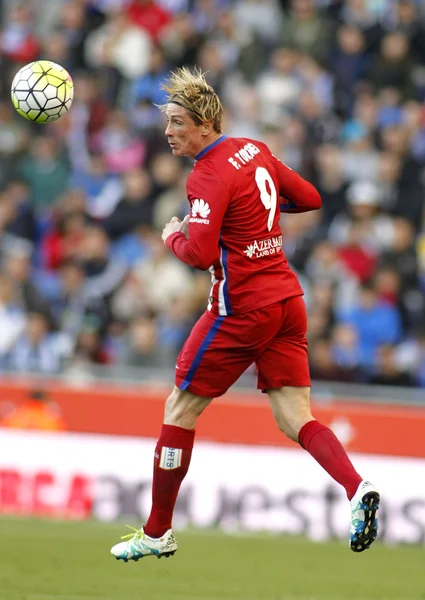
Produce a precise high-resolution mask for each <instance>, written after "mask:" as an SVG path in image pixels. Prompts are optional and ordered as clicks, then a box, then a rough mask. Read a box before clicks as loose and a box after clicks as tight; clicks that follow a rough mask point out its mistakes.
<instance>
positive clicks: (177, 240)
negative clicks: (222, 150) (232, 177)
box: [165, 169, 230, 271]
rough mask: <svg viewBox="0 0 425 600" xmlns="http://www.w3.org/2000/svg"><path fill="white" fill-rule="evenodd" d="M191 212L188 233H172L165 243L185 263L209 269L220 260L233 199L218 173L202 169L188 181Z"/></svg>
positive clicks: (204, 269)
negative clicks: (223, 229)
mask: <svg viewBox="0 0 425 600" xmlns="http://www.w3.org/2000/svg"><path fill="white" fill-rule="evenodd" d="M187 193H188V199H189V202H190V206H191V214H190V219H189V223H188V236H187V237H186V236H185V234H184V233H183V232H181V231H179V232H176V233H171V235H168V236H167V237H166V239H165V243H166V245H167V246H168V248H169V249H170V250H171V252H172V253H173V254H174V255H175V256H176V257H177V258H178V259H179V260H181V261H182V262H184V263H186V264H187V265H190V266H191V267H195V268H197V269H201V270H203V271H206V270H207V269H209V268H210V266H211V265H212V264H213V263H214V261H215V260H217V257H218V254H219V239H220V230H221V226H222V223H223V218H224V215H225V213H226V210H227V206H228V204H229V201H230V197H229V192H228V190H227V188H226V187H225V186H224V184H223V183H222V182H221V181H220V180H219V179H218V176H217V173H215V172H214V171H212V170H211V171H209V170H208V171H207V170H206V169H203V170H202V171H201V170H199V171H197V172H192V173H191V175H190V176H189V179H188V182H187Z"/></svg>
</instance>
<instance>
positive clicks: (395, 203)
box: [0, 0, 425, 387]
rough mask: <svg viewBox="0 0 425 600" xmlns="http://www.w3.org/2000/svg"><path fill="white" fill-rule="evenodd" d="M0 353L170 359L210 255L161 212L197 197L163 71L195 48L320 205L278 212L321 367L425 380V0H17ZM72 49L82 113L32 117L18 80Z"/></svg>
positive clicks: (65, 366) (0, 234) (6, 73)
mask: <svg viewBox="0 0 425 600" xmlns="http://www.w3.org/2000/svg"><path fill="white" fill-rule="evenodd" d="M1 8H2V13H1V14H2V23H1V35H0V52H1V56H0V60H1V70H0V190H1V191H0V261H1V263H0V266H1V268H0V371H3V372H4V371H6V370H12V371H19V372H37V373H44V374H50V373H65V374H68V375H73V374H79V373H91V371H92V370H93V369H95V368H97V367H98V366H104V367H105V368H107V370H108V373H109V374H113V373H117V374H118V373H122V372H124V371H125V370H126V369H130V368H134V371H133V373H136V374H137V373H138V372H140V373H141V372H142V369H140V368H141V367H145V368H148V369H154V368H158V369H164V368H173V367H174V364H175V359H176V356H177V354H178V351H179V349H180V348H181V345H182V343H183V341H184V340H185V338H186V336H187V335H188V332H189V331H190V329H191V327H192V325H193V324H194V322H195V321H196V319H197V317H198V316H199V315H200V314H201V313H202V312H203V310H204V307H205V304H206V299H207V297H208V293H209V288H210V281H209V277H208V276H207V275H208V274H206V273H202V272H195V271H194V270H192V269H190V268H188V267H186V266H185V265H183V264H181V263H179V261H177V260H176V259H175V258H174V257H173V256H172V255H171V254H170V253H169V251H168V250H167V249H166V248H165V247H164V245H163V243H162V241H161V238H160V233H161V231H162V228H163V226H164V224H165V222H167V221H168V220H169V219H170V217H171V216H173V215H177V216H180V217H181V218H183V217H184V215H185V214H186V213H187V211H188V205H187V200H186V192H185V181H186V178H187V175H188V173H189V172H190V169H191V163H190V161H187V160H180V159H176V158H174V157H173V156H172V155H171V153H170V151H169V149H168V146H167V143H166V139H165V136H164V133H163V132H164V118H163V115H162V113H161V112H160V111H159V110H158V109H157V108H156V105H157V104H160V103H161V102H163V101H164V92H163V90H162V89H161V83H162V82H163V81H164V80H165V78H166V77H167V74H168V73H169V71H170V69H172V68H174V67H176V66H181V65H195V64H196V65H198V66H199V67H201V68H202V69H203V70H205V71H207V72H208V76H207V78H208V80H209V82H210V83H211V84H212V85H213V86H214V87H215V89H216V90H217V92H218V93H219V94H220V96H221V98H222V100H223V103H224V105H225V132H226V134H227V135H232V136H244V137H252V138H254V139H261V140H263V141H264V142H266V143H267V144H268V145H269V147H270V148H271V149H272V151H273V153H274V154H275V155H276V156H278V157H279V158H280V159H281V160H282V161H283V162H284V163H285V164H287V165H288V166H290V167H291V168H293V169H295V170H296V171H298V172H299V173H300V174H301V175H302V176H304V177H305V178H307V179H309V180H310V181H312V182H313V183H314V184H315V185H316V187H317V188H318V189H319V191H320V193H321V195H322V198H323V208H322V210H321V211H317V212H312V213H307V214H302V215H284V216H283V217H282V221H281V225H282V230H283V247H284V251H285V253H286V256H287V257H288V260H289V262H290V264H291V265H292V266H293V268H294V269H295V270H296V272H297V273H298V275H299V277H300V279H301V283H302V285H303V287H304V290H305V300H306V303H307V307H308V313H309V334H308V337H309V347H310V357H311V372H312V376H313V378H315V379H318V380H330V381H331V380H337V381H347V382H348V381H352V382H361V383H376V384H389V385H404V386H413V385H414V386H424V387H425V302H424V297H425V294H424V292H425V221H424V191H425V187H424V186H425V170H424V159H425V6H424V3H423V2H422V0H345V1H342V0H337V1H333V0H288V1H284V0H282V1H280V2H278V1H277V0H236V1H230V0H156V1H153V0H133V1H131V0H49V1H48V2H45V1H44V0H27V1H25V2H19V1H18V0H9V1H8V0H3V2H2V7H1ZM37 58H45V59H49V60H53V61H55V62H57V63H59V64H61V65H63V66H64V67H65V68H67V69H68V70H69V71H70V73H71V75H72V77H73V80H74V84H75V99H74V104H73V107H72V109H71V111H70V112H69V114H68V115H67V116H66V117H64V118H62V119H60V120H59V121H58V122H56V123H54V124H50V125H47V126H46V125H35V124H32V123H29V122H26V121H25V120H24V119H23V118H21V117H20V116H18V115H17V114H15V112H14V109H13V107H12V104H11V102H10V98H9V93H10V92H9V90H10V82H11V80H12V78H13V76H14V74H15V73H16V71H17V70H18V68H20V67H21V66H23V65H24V64H26V63H28V62H30V61H32V60H35V59H37Z"/></svg>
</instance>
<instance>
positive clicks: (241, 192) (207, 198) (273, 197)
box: [166, 136, 321, 315]
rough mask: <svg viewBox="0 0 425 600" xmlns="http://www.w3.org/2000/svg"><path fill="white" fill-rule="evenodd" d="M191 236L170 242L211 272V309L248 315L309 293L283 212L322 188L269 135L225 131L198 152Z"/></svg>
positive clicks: (313, 205) (314, 200) (308, 206)
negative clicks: (285, 238)
mask: <svg viewBox="0 0 425 600" xmlns="http://www.w3.org/2000/svg"><path fill="white" fill-rule="evenodd" d="M186 188H187V195H188V199H189V203H190V215H191V217H190V220H189V228H188V232H189V235H188V238H186V237H185V235H184V234H183V233H181V232H177V233H173V234H172V235H170V236H169V237H168V238H167V241H166V244H167V246H168V247H169V248H170V250H171V251H172V252H173V254H175V256H176V257H177V258H178V259H180V260H181V261H182V262H184V263H186V264H188V265H190V266H192V267H196V268H198V269H202V270H207V269H209V270H210V272H211V281H212V289H211V294H210V298H209V302H208V310H210V311H212V312H213V313H214V314H217V315H230V314H241V313H245V312H248V311H251V310H254V309H258V308H261V307H263V306H267V305H269V304H274V303H275V302H279V301H280V300H284V299H286V298H290V297H292V296H299V295H301V294H302V293H303V291H302V288H301V286H300V284H299V282H298V278H297V276H296V275H295V273H294V272H293V271H292V270H291V268H290V267H289V265H288V261H287V260H286V258H285V256H284V253H283V250H282V232H281V229H280V226H279V217H280V212H281V211H283V212H305V211H308V210H315V209H318V208H320V206H321V198H320V195H319V193H318V192H317V190H316V189H315V188H314V187H313V186H312V185H311V184H310V183H308V182H307V181H305V180H304V179H303V178H302V177H300V176H299V175H297V173H295V172H294V171H292V170H291V169H290V168H289V167H286V166H285V165H284V164H283V163H281V162H280V161H279V160H278V159H277V158H276V157H275V156H273V154H272V153H271V152H270V150H269V149H268V147H267V146H266V145H265V144H263V143H262V142H258V141H254V140H249V139H246V138H227V137H226V136H222V137H221V138H219V139H218V140H216V141H215V142H214V143H212V144H211V145H210V146H208V147H207V148H205V149H204V150H203V151H202V152H200V154H198V156H197V157H196V162H195V166H194V168H193V171H192V172H191V173H190V175H189V177H188V179H187V183H186Z"/></svg>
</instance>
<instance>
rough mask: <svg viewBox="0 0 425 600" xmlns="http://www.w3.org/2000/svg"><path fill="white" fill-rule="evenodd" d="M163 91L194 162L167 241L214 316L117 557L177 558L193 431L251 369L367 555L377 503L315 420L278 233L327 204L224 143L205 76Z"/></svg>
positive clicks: (264, 155)
mask: <svg viewBox="0 0 425 600" xmlns="http://www.w3.org/2000/svg"><path fill="white" fill-rule="evenodd" d="M165 90H166V91H167V93H168V102H167V104H166V105H165V106H164V107H163V110H164V112H165V114H166V117H167V121H168V125H167V128H166V131H165V134H166V136H167V138H168V142H169V144H170V147H171V150H172V152H173V154H174V156H186V157H190V158H192V159H194V161H195V163H194V168H193V171H192V172H191V173H190V175H189V177H188V179H187V195H188V200H189V203H190V214H189V215H188V216H187V217H185V219H184V220H183V221H180V220H179V219H178V218H177V217H173V218H172V219H171V221H170V222H169V223H167V225H166V226H165V228H164V230H163V233H162V239H163V240H164V242H165V244H166V245H167V247H168V248H169V249H170V251H171V252H172V253H173V254H174V255H175V256H176V257H177V258H178V259H179V260H181V261H182V262H184V263H186V264H187V265H190V266H192V267H195V268H198V269H201V270H207V269H209V271H210V273H211V281H212V288H211V293H210V297H209V299H208V306H207V310H206V311H205V313H204V314H203V315H202V316H201V318H200V319H199V321H198V322H197V323H196V324H195V326H194V327H193V329H192V332H191V333H190V335H189V338H188V339H187V341H186V342H185V344H184V346H183V349H182V351H181V353H180V355H179V357H178V360H177V365H176V376H175V387H174V389H173V391H172V392H171V395H170V396H169V398H168V399H167V401H166V403H165V414H164V424H163V426H162V431H161V434H160V437H159V440H158V442H157V445H156V449H155V456H154V473H153V484H152V509H151V513H150V516H149V518H148V520H147V522H146V524H145V525H144V526H143V527H142V528H141V529H139V530H137V529H136V530H135V532H134V533H133V534H129V535H128V536H124V538H123V539H125V538H127V541H123V542H120V543H118V544H116V545H115V546H114V547H113V548H112V549H111V552H112V554H113V555H114V556H115V557H116V558H118V559H122V560H124V561H128V560H129V559H132V560H138V559H139V558H142V557H143V556H149V555H154V556H157V557H161V556H170V555H172V554H174V552H175V551H176V550H177V542H176V538H175V536H174V534H173V532H172V529H171V524H172V516H173V510H174V505H175V502H176V499H177V495H178V492H179V489H180V485H181V483H182V481H183V479H184V477H185V475H186V473H187V471H188V468H189V463H190V458H191V454H192V448H193V444H194V439H195V427H196V421H197V419H198V417H199V416H200V414H201V413H202V412H203V411H204V410H205V408H206V407H207V406H208V405H209V403H210V402H211V400H212V399H213V398H217V397H219V396H222V395H223V394H224V393H225V392H226V391H227V390H228V389H229V387H230V386H231V385H233V383H235V382H236V380H237V379H238V378H239V377H240V376H241V375H242V374H243V373H244V371H246V369H247V368H248V367H249V366H250V365H251V364H252V363H255V365H256V367H257V370H258V388H259V389H260V390H262V391H264V392H266V393H267V396H268V398H269V401H270V404H271V409H272V411H273V415H274V417H275V420H276V424H277V426H278V427H279V429H280V430H281V431H282V432H283V433H285V434H286V435H287V436H288V437H289V438H290V439H291V440H294V441H295V442H298V443H299V444H300V446H301V447H302V448H304V449H305V450H307V452H309V453H310V454H311V456H312V457H313V458H314V459H315V460H316V461H317V462H318V463H319V464H320V465H321V466H322V467H323V468H324V469H325V470H326V471H327V472H328V473H329V475H330V476H331V477H332V478H333V479H334V480H335V481H337V482H338V483H339V484H341V485H342V486H343V487H344V488H345V491H346V494H347V497H348V499H349V500H350V502H351V529H350V539H349V543H350V547H351V549H352V550H353V551H354V552H362V551H363V550H366V549H367V548H369V546H370V545H371V544H372V542H373V541H374V540H375V538H376V535H377V518H376V515H377V511H378V507H379V494H378V492H377V490H376V489H375V487H374V486H373V485H372V484H371V483H370V482H369V481H365V480H363V479H362V477H361V476H360V475H359V474H358V473H357V472H356V471H355V469H354V467H353V465H352V463H351V462H350V460H349V458H348V456H347V454H346V453H345V450H344V449H343V447H342V445H341V443H340V442H339V441H338V439H337V438H336V436H335V435H334V433H333V432H332V431H331V430H330V429H329V428H328V427H326V426H325V425H322V424H321V423H319V422H318V421H317V420H315V419H314V417H313V416H312V414H311V412H310V376H309V367H308V355H307V340H306V331H307V318H306V309H305V304H304V300H303V298H302V294H303V291H302V289H301V287H300V284H299V283H298V279H297V277H296V275H295V273H293V271H292V270H291V269H290V267H289V266H288V262H287V260H286V258H285V256H284V254H283V252H282V234H281V230H280V227H279V216H280V212H285V213H299V212H305V211H310V210H317V209H319V208H320V206H321V198H320V196H319V194H318V192H317V191H316V189H315V188H314V187H313V186H312V185H311V184H310V183H308V182H307V181H305V180H304V179H302V178H301V177H300V176H299V175H297V174H296V173H295V172H294V171H292V170H291V169H289V168H288V167H286V166H285V165H284V164H283V163H281V162H280V161H279V160H278V159H277V158H276V157H275V156H273V154H272V153H271V152H270V150H269V149H268V147H267V146H266V145H265V144H263V143H262V142H260V141H254V140H250V139H245V138H230V137H226V136H225V135H224V134H223V131H222V118H223V109H222V105H221V102H220V99H219V98H218V96H217V94H216V93H215V92H214V90H213V88H212V87H211V86H210V85H208V83H207V82H206V80H205V78H204V76H203V75H202V73H200V72H199V71H195V72H191V71H189V70H188V69H186V68H183V69H179V70H177V71H175V72H174V73H172V75H171V77H170V79H169V81H168V83H167V84H166V85H165ZM235 426H237V424H235Z"/></svg>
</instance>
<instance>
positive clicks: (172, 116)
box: [165, 102, 204, 158]
mask: <svg viewBox="0 0 425 600" xmlns="http://www.w3.org/2000/svg"><path fill="white" fill-rule="evenodd" d="M165 114H166V116H167V123H168V124H167V129H166V130H165V135H166V136H167V138H168V143H169V144H170V147H171V150H172V152H173V154H174V156H188V157H189V158H195V156H196V155H197V154H199V152H200V151H201V150H202V149H203V147H204V136H203V135H202V127H201V126H199V125H196V123H195V121H194V120H193V119H192V117H191V116H190V113H189V112H188V111H187V110H186V109H185V108H183V107H182V106H179V105H178V104H173V103H171V102H170V104H169V105H168V106H167V109H166V111H165Z"/></svg>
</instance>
